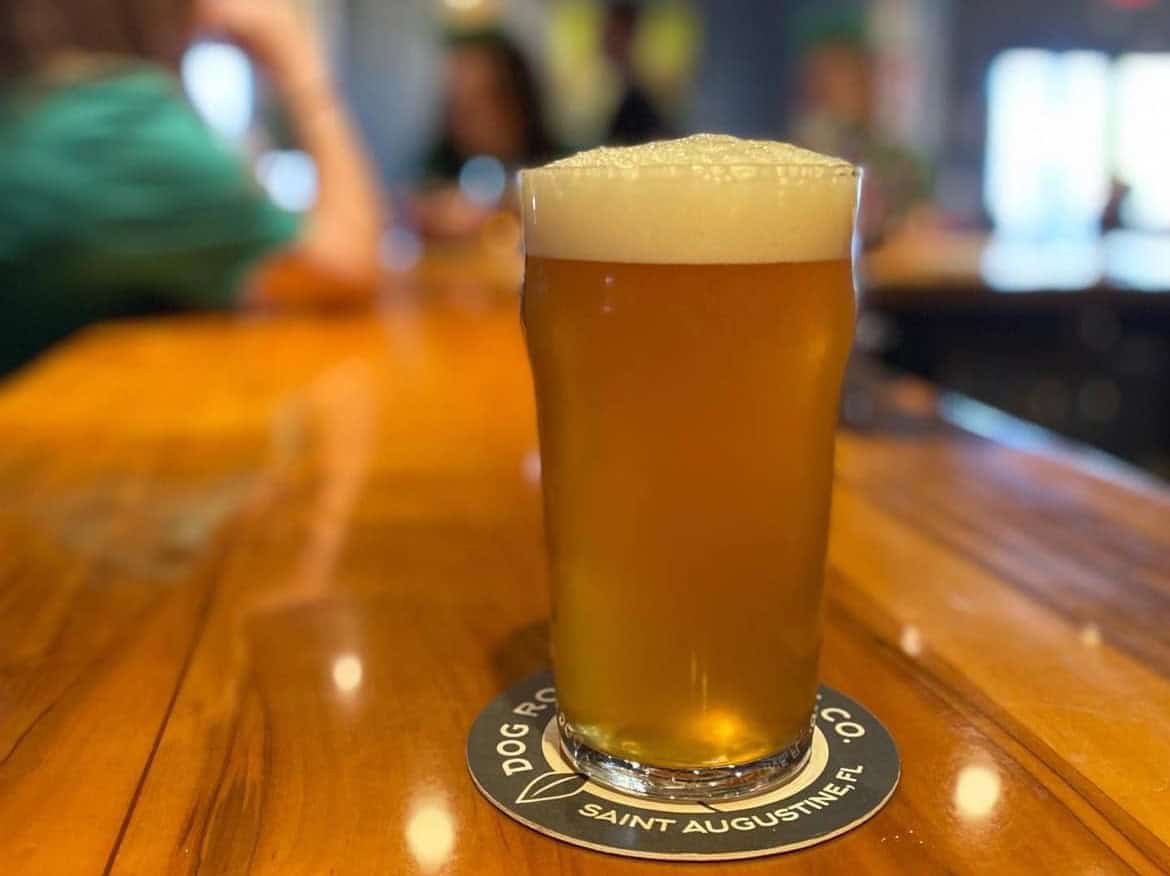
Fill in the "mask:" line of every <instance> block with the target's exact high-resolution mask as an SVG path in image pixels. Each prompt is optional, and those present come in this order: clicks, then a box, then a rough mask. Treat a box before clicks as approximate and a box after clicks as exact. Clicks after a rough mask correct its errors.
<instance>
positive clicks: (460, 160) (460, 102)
mask: <svg viewBox="0 0 1170 876" xmlns="http://www.w3.org/2000/svg"><path fill="white" fill-rule="evenodd" d="M445 66H446V97H445V100H444V106H443V116H442V128H441V130H440V134H439V137H438V139H437V142H436V143H435V145H434V146H433V147H432V149H431V151H430V154H429V155H428V156H427V158H426V160H425V162H424V166H423V176H424V179H423V185H422V189H421V191H420V193H419V194H418V195H417V196H416V197H415V199H414V202H413V204H412V213H413V218H414V220H415V222H416V224H417V225H418V226H419V229H420V230H421V231H422V232H423V234H424V235H427V236H430V237H458V236H462V235H466V234H470V233H473V232H474V231H476V230H477V229H478V228H479V227H480V226H481V225H482V224H483V222H484V221H486V219H487V218H488V217H490V216H491V215H492V214H493V212H494V211H495V210H496V209H497V207H498V205H499V203H500V202H501V196H502V194H503V190H504V189H506V188H507V186H508V183H509V181H510V180H511V179H512V177H513V176H514V174H515V172H516V171H517V170H519V169H520V168H522V167H528V166H532V165H534V164H541V163H543V162H545V161H547V160H548V159H549V158H552V157H554V153H555V151H556V150H555V149H554V147H553V145H552V141H551V139H550V137H549V135H548V131H547V128H546V126H545V118H544V107H543V104H542V101H541V95H540V89H539V87H538V85H537V81H536V77H535V75H534V74H533V72H532V69H531V67H530V66H529V63H528V61H527V60H526V59H525V57H524V54H523V53H522V52H521V51H520V49H519V48H518V47H517V46H516V45H515V43H513V42H512V41H511V40H510V39H508V38H507V37H506V36H504V35H502V34H500V33H497V32H495V31H485V32H470V33H456V34H452V35H450V36H449V37H448V38H447V54H446V64H445ZM472 159H481V162H480V163H479V164H478V165H472V169H473V170H475V169H477V168H479V167H482V168H484V170H483V171H482V172H483V173H487V174H489V175H492V174H494V175H496V176H498V179H499V180H500V191H498V192H496V196H495V197H486V196H480V195H479V194H477V192H476V191H475V190H474V189H475V188H476V186H477V184H478V181H477V180H475V179H472V180H470V190H469V186H468V182H469V181H468V179H467V178H466V177H464V178H463V182H464V183H465V184H464V185H463V186H460V184H459V183H460V179H461V174H462V172H463V171H464V169H465V168H467V167H468V162H470V161H471V160H472ZM482 159H488V161H487V162H483V161H482ZM489 183H490V180H489ZM486 188H487V189H488V194H491V191H492V186H491V185H488V186H486Z"/></svg>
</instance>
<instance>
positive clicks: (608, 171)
mask: <svg viewBox="0 0 1170 876" xmlns="http://www.w3.org/2000/svg"><path fill="white" fill-rule="evenodd" d="M749 168H750V169H751V170H759V169H761V168H762V169H769V168H771V169H775V170H783V171H793V170H799V171H806V170H807V171H814V173H807V174H805V173H800V174H786V175H787V176H788V178H790V179H799V178H803V179H836V178H853V179H856V178H858V177H860V176H861V175H862V174H863V172H864V170H865V168H864V167H863V166H862V165H858V164H808V163H806V162H774V161H737V162H735V163H734V164H698V163H692V164H682V163H663V164H642V165H626V166H621V165H615V164H575V165H572V166H561V167H557V166H556V165H555V163H554V164H542V165H538V166H537V167H525V168H521V170H520V173H521V174H528V173H533V174H535V173H548V174H562V175H567V176H571V175H574V174H577V175H580V174H582V173H589V172H597V171H601V172H604V173H605V175H607V176H629V175H631V174H633V173H639V174H640V173H642V172H650V173H653V172H655V171H686V172H691V173H694V172H695V171H698V170H716V171H718V179H719V181H720V182H724V181H727V180H728V179H731V180H732V181H734V182H752V181H754V180H758V179H759V177H750V178H745V177H735V176H734V175H732V176H730V177H729V176H728V174H729V173H730V172H731V171H734V170H737V169H749ZM816 171H819V172H816ZM696 176H697V174H696Z"/></svg>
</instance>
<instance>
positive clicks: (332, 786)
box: [0, 286, 1170, 876]
mask: <svg viewBox="0 0 1170 876" xmlns="http://www.w3.org/2000/svg"><path fill="white" fill-rule="evenodd" d="M424 301H425V302H426V303H425V305H424V304H423V303H422V302H424ZM887 389H889V391H887V390H886V389H883V390H881V391H880V392H878V393H877V395H878V396H880V397H881V398H882V399H884V400H882V401H881V405H884V406H885V408H887V409H888V410H887V411H886V415H882V414H881V413H880V412H879V414H878V415H876V416H872V417H869V418H868V419H866V418H864V417H863V418H862V419H863V420H864V421H865V422H864V423H863V428H856V429H849V428H846V429H844V430H842V432H841V435H840V440H839V450H838V461H837V471H838V477H837V486H836V493H835V496H834V511H833V514H834V517H833V529H832V538H831V547H830V562H829V572H828V577H829V583H828V593H829V597H828V620H827V633H826V642H825V650H824V660H823V675H824V678H825V680H826V682H827V683H829V684H831V685H833V686H835V687H836V688H838V689H839V690H841V691H843V692H844V693H846V694H848V695H850V696H852V697H854V698H855V699H857V700H859V701H861V702H863V703H865V704H866V705H867V706H868V707H869V708H870V709H871V710H872V711H873V712H874V713H875V714H876V715H877V716H878V717H879V718H880V719H881V720H882V721H883V722H884V723H885V724H886V725H887V726H888V727H889V729H890V730H891V732H892V734H893V736H894V738H895V740H896V741H897V743H898V746H899V748H900V751H901V754H902V759H903V775H902V782H901V785H900V787H899V788H898V790H897V792H896V793H895V794H894V796H893V799H892V800H891V801H890V803H889V805H888V806H887V807H886V808H885V809H884V810H883V811H882V812H880V813H879V814H878V815H877V816H876V817H874V818H873V819H872V820H871V821H869V822H867V823H866V824H864V825H863V826H862V827H860V828H859V829H857V830H855V831H853V832H851V833H848V834H846V835H845V836H842V837H840V838H838V839H836V840H832V841H830V842H828V843H827V844H824V845H822V846H819V847H816V848H812V849H808V850H805V851H801V852H795V853H792V854H789V855H784V856H780V857H776V858H767V859H759V860H755V861H749V862H743V863H737V864H714V865H710V864H709V865H697V864H671V865H667V864H656V863H646V862H635V861H630V860H625V859H620V858H615V857H610V856H606V855H602V854H598V853H595V852H590V851H584V850H581V849H577V848H572V847H569V846H566V845H563V844H560V843H558V842H556V841H554V840H551V839H548V838H545V837H543V836H540V835H538V834H536V833H535V832H533V831H530V830H528V829H527V828H525V827H523V826H521V825H519V824H516V823H514V822H512V821H510V820H508V819H507V818H505V817H504V816H502V815H501V814H500V813H499V812H497V811H496V810H495V809H494V808H493V807H492V806H491V805H490V804H489V803H487V802H486V801H485V800H484V799H483V798H481V796H480V795H479V793H478V792H477V791H476V789H475V788H474V786H473V785H472V782H471V780H470V778H469V777H468V774H467V770H466V767H465V765H464V744H465V741H466V738H467V731H468V729H469V727H470V725H471V722H472V720H473V719H474V717H475V716H476V714H477V713H478V712H479V710H480V709H481V708H482V707H483V706H484V705H485V704H486V703H487V702H488V701H489V700H490V699H491V698H492V697H494V696H495V695H496V694H497V693H498V692H500V691H501V690H503V689H504V688H506V687H507V686H509V685H511V684H513V683H514V682H516V681H518V680H520V679H522V678H524V677H526V676H528V675H529V674H531V673H534V672H536V671H537V670H539V669H541V668H543V667H545V666H546V665H547V662H548V658H547V653H546V652H547V634H546V627H545V621H546V617H547V615H548V609H549V607H548V597H547V594H546V592H545V572H544V567H543V557H542V545H541V529H540V506H539V457H538V455H537V449H536V438H535V427H534V418H533V409H532V401H531V394H530V384H529V377H528V372H527V365H526V362H525V358H524V352H523V345H522V340H521V335H520V327H519V324H518V319H517V315H516V305H515V300H514V298H509V297H508V296H506V295H501V294H497V293H490V292H486V291H484V290H482V289H480V290H476V289H475V288H474V287H469V288H462V287H458V286H455V287H452V288H450V289H447V290H445V291H443V292H442V293H437V292H436V293H433V294H426V295H410V296H408V295H399V296H397V297H396V298H395V299H394V300H393V301H392V302H391V303H389V304H388V305H387V307H386V309H385V311H384V312H382V313H380V314H379V315H378V316H369V317H361V318H347V319H320V320H313V319H308V318H300V319H268V318H262V317H238V318H234V317H220V318H184V319H168V320H157V321H147V322H141V323H128V324H122V325H108V326H104V327H99V328H95V329H92V330H90V331H88V332H86V333H84V334H83V335H81V336H78V337H77V338H75V339H74V340H72V341H70V342H69V343H67V344H65V345H63V346H62V347H60V348H58V349H57V350H56V351H54V352H52V353H51V354H49V355H48V356H47V357H45V358H43V359H42V360H41V361H40V362H38V363H36V364H35V365H34V366H32V367H31V368H29V369H27V370H25V371H24V372H22V373H21V374H18V375H16V376H15V377H13V378H11V379H10V380H8V381H7V382H6V383H4V384H3V385H2V387H0V545H2V551H0V872H2V873H5V874H14V876H23V874H29V876H42V874H118V876H123V874H141V876H157V874H195V873H198V874H242V873H263V874H284V876H287V874H318V876H324V874H413V873H420V874H430V873H455V874H472V876H492V874H507V876H522V874H539V876H544V874H557V873H561V874H575V876H586V874H623V873H650V872H654V873H661V872H671V871H677V872H682V871H687V872H695V873H698V872H700V871H702V872H705V873H712V874H714V873H734V874H742V876H748V874H764V873H767V874H784V873H820V874H826V873H838V872H840V873H866V874H880V873H891V874H906V873H914V874H919V873H935V872H963V873H998V874H1003V873H1062V874H1064V873H1070V874H1071V873H1125V872H1135V871H1136V872H1139V873H1157V872H1164V871H1166V870H1168V869H1170V493H1167V492H1165V491H1163V490H1162V489H1161V488H1160V487H1157V486H1155V485H1152V484H1151V483H1149V482H1145V481H1141V480H1139V479H1137V478H1132V477H1127V476H1122V475H1119V474H1117V473H1116V472H1115V471H1114V470H1112V469H1109V468H1102V467H1101V466H1100V465H1098V464H1096V463H1095V462H1093V461H1092V460H1090V459H1089V458H1088V457H1082V456H1081V455H1080V454H1079V453H1076V452H1068V451H1066V450H1057V449H1052V450H1049V449H1044V448H1033V449H1028V450H1023V449H1018V448H1017V449H1012V448H1011V447H1009V446H1007V445H1005V444H1001V443H996V442H995V441H991V440H987V439H986V438H979V437H975V436H974V435H970V434H965V433H962V432H960V431H958V430H957V429H954V428H951V427H949V426H946V425H944V424H942V423H940V422H938V421H936V420H934V419H933V418H932V417H931V416H930V412H929V409H930V406H931V404H932V397H931V395H930V394H929V393H928V392H925V391H924V390H922V389H921V388H920V387H919V388H915V387H913V386H909V387H902V388H899V387H897V386H894V387H892V388H887ZM871 402H872V399H871ZM871 402H865V401H864V400H863V402H862V403H863V404H869V403H871ZM750 608H751V607H750V606H744V609H745V610H750Z"/></svg>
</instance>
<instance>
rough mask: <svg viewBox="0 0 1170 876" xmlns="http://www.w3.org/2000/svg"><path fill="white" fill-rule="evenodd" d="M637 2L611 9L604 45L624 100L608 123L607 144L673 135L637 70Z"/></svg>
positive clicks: (607, 18)
mask: <svg viewBox="0 0 1170 876" xmlns="http://www.w3.org/2000/svg"><path fill="white" fill-rule="evenodd" d="M638 16H639V8H638V5H637V4H636V3H632V2H616V3H613V4H611V5H610V6H609V7H608V10H607V12H606V17H605V29H604V32H603V34H602V46H603V48H604V50H605V56H606V58H608V59H609V62H610V63H611V64H613V66H614V69H615V70H617V72H618V75H619V76H620V77H621V81H622V97H621V99H620V100H619V101H618V105H617V111H616V112H615V113H614V115H613V119H612V120H611V121H610V123H609V130H608V132H607V134H606V142H607V143H609V144H611V145H614V146H632V145H635V144H638V143H647V142H649V141H651V140H661V139H664V138H667V137H671V136H673V134H672V133H671V131H670V126H669V125H667V124H666V122H665V121H664V120H663V118H662V116H661V114H660V113H659V112H658V110H657V109H656V108H655V106H654V103H653V101H651V100H650V97H649V96H648V95H647V94H646V92H645V90H643V88H642V86H641V85H640V84H639V82H638V77H637V74H636V72H635V70H634V40H635V38H636V37H637V34H638Z"/></svg>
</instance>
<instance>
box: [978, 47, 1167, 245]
mask: <svg viewBox="0 0 1170 876" xmlns="http://www.w3.org/2000/svg"><path fill="white" fill-rule="evenodd" d="M987 91H988V136H987V166H986V173H985V175H984V200H985V203H986V206H987V210H988V212H989V213H990V214H991V217H992V219H993V221H994V223H995V226H996V230H997V232H999V233H1001V234H1003V235H1005V236H1009V237H1015V238H1040V239H1054V238H1069V237H1082V236H1085V235H1086V234H1090V235H1091V234H1094V233H1095V232H1096V231H1097V230H1098V224H1099V219H1100V216H1101V213H1102V210H1103V209H1104V207H1105V205H1106V203H1107V201H1108V198H1109V192H1110V187H1111V185H1112V182H1113V180H1114V179H1116V180H1117V181H1119V182H1121V183H1123V184H1124V185H1125V186H1127V187H1128V188H1129V189H1130V192H1129V195H1128V196H1127V197H1126V200H1125V201H1124V203H1123V205H1122V219H1123V221H1124V223H1125V224H1126V225H1127V226H1129V227H1131V228H1135V229H1140V230H1148V231H1152V230H1168V229H1170V109H1168V107H1170V104H1168V103H1167V98H1168V96H1170V55H1168V54H1131V55H1123V56H1121V57H1120V58H1118V59H1117V60H1116V61H1111V60H1110V59H1108V58H1107V57H1106V56H1105V55H1104V54H1101V53H1099V52H1049V51H1043V50H1039V49H1011V50H1009V51H1006V52H1003V53H1002V54H1000V55H999V56H998V57H997V58H996V59H995V60H994V61H993V62H992V65H991V68H990V70H989V72H988V77H987Z"/></svg>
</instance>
